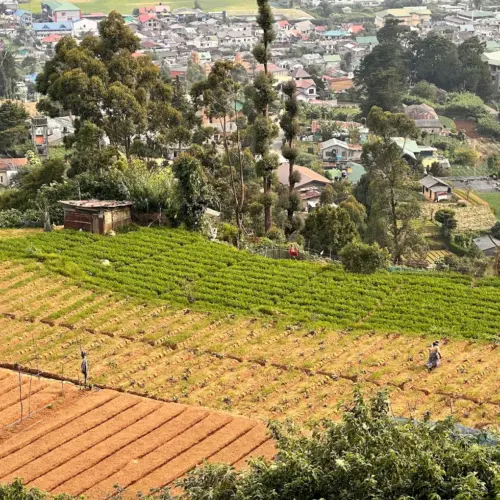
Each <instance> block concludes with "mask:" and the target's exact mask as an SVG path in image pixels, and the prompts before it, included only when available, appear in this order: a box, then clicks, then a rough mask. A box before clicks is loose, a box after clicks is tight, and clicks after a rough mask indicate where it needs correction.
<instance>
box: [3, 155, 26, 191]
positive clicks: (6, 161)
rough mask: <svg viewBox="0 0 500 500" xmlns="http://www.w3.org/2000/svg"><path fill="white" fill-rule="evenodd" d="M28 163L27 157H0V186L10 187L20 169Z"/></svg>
mask: <svg viewBox="0 0 500 500" xmlns="http://www.w3.org/2000/svg"><path fill="white" fill-rule="evenodd" d="M27 163H28V160H27V159H26V158H0V186H3V187H9V186H10V183H11V180H12V177H13V176H14V175H16V174H17V171H18V169H19V168H20V167H24V166H25V165H26V164H27Z"/></svg>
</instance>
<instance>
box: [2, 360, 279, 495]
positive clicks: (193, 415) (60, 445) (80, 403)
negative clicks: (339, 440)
mask: <svg viewBox="0 0 500 500" xmlns="http://www.w3.org/2000/svg"><path fill="white" fill-rule="evenodd" d="M21 383H22V388H21V394H22V396H21V397H22V398H23V403H24V404H23V419H22V420H19V419H20V416H21V413H20V403H19V380H18V374H17V373H16V372H13V371H9V370H5V369H0V395H1V409H0V482H2V483H6V482H9V481H12V480H13V479H14V478H16V477H22V478H24V480H25V482H26V483H27V484H29V485H32V486H38V487H39V488H41V489H42V490H44V491H48V492H51V493H54V494H57V493H67V494H72V495H80V494H84V495H85V496H86V497H87V498H89V499H90V500H92V499H102V498H106V497H107V496H109V495H110V494H112V493H113V491H114V485H116V484H118V485H120V487H123V488H125V491H126V494H128V495H129V496H130V497H132V495H135V493H136V492H138V491H143V492H148V491H149V490H150V489H151V488H160V487H163V486H167V485H171V484H172V483H173V482H174V481H175V480H176V479H178V478H180V477H181V476H183V475H185V474H186V472H188V471H189V470H190V469H192V468H193V467H195V466H196V465H198V464H200V463H202V462H203V461H204V460H209V461H213V462H218V463H229V464H234V465H236V466H237V467H243V466H245V464H246V460H248V459H249V458H251V457H257V456H264V457H266V458H271V457H272V456H273V455H274V453H275V449H274V446H273V443H272V441H271V439H270V437H269V436H268V435H267V432H266V428H265V426H264V425H263V424H262V423H260V422H258V421H256V420H251V419H248V418H244V417H235V416H232V415H229V414H225V413H219V412H216V411H213V410H209V409H207V408H201V407H190V406H187V405H182V404H176V403H164V402H160V401H154V400H150V399H146V398H142V397H139V396H135V395H130V394H121V393H118V392H116V391H112V390H106V389H105V390H91V391H84V390H79V388H78V387H77V386H75V385H73V384H71V383H65V384H64V394H63V393H62V390H63V386H62V384H61V382H56V381H53V380H46V379H43V378H41V379H40V380H38V378H37V377H30V376H28V375H22V377H21ZM30 387H31V396H30ZM37 395H40V396H42V395H43V396H42V397H38V398H37V397H36V396H37ZM28 400H29V402H30V410H31V412H32V413H31V414H28ZM16 421H17V422H16Z"/></svg>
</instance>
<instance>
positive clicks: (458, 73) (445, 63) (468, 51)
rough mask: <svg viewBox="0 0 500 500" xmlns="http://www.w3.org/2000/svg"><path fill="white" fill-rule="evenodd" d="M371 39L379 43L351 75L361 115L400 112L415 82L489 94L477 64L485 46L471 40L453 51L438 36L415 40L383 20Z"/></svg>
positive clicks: (484, 71) (482, 66) (484, 70)
mask: <svg viewBox="0 0 500 500" xmlns="http://www.w3.org/2000/svg"><path fill="white" fill-rule="evenodd" d="M377 38H378V41H379V44H378V45H377V46H376V47H374V49H373V50H372V52H371V53H370V54H368V55H367V56H366V57H365V58H364V59H363V60H362V61H361V65H360V66H359V68H358V69H357V70H356V72H355V79H356V83H357V85H359V86H360V88H361V90H362V93H363V97H364V106H363V110H364V113H365V114H368V112H369V111H370V109H371V107H372V106H374V105H375V106H379V107H381V108H383V109H384V110H390V111H393V110H394V111H395V110H398V109H400V108H401V104H402V102H403V97H404V94H405V93H407V91H408V90H409V88H410V86H411V85H414V84H418V83H419V82H421V81H426V82H428V83H431V84H434V85H436V86H437V87H439V88H440V89H443V90H446V91H451V92H454V91H455V92H456V91H460V92H464V91H466V92H471V93H474V94H477V95H478V96H479V97H481V98H483V99H487V98H489V97H490V96H491V94H492V92H493V87H492V84H491V77H490V71H489V67H488V65H487V63H486V62H484V61H483V60H482V59H481V55H482V53H483V52H484V49H485V45H484V43H482V42H480V40H479V39H478V38H476V37H473V38H470V39H468V40H466V41H464V42H463V43H462V44H461V45H458V46H457V45H455V44H454V43H453V42H452V41H451V40H449V39H448V38H446V37H445V36H444V35H442V34H440V33H436V32H430V33H429V34H428V35H427V36H426V37H419V36H418V34H417V33H415V32H414V31H411V30H410V29H409V28H408V27H407V26H403V25H401V24H399V21H397V20H389V21H388V22H387V23H386V24H385V26H384V27H383V28H382V29H380V30H379V31H378V32H377ZM426 97H427V98H428V97H430V96H429V95H427V96H426Z"/></svg>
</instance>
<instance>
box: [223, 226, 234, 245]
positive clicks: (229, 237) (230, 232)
mask: <svg viewBox="0 0 500 500" xmlns="http://www.w3.org/2000/svg"><path fill="white" fill-rule="evenodd" d="M219 239H221V240H222V241H227V242H228V243H231V245H236V244H237V243H238V228H237V227H236V226H233V224H228V223H224V224H221V226H220V228H219Z"/></svg>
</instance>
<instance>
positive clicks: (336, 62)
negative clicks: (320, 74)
mask: <svg viewBox="0 0 500 500" xmlns="http://www.w3.org/2000/svg"><path fill="white" fill-rule="evenodd" d="M341 60H342V58H341V57H340V55H339V54H325V55H324V56H323V61H324V62H325V69H326V70H329V69H339V68H340V62H341Z"/></svg>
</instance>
